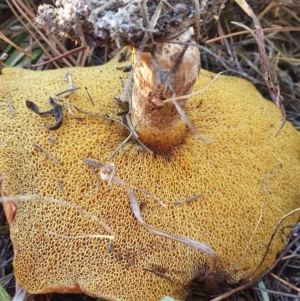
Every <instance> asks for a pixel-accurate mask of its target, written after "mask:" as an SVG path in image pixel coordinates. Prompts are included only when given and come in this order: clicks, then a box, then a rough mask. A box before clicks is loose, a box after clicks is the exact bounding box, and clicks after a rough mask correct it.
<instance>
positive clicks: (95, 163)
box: [82, 158, 104, 168]
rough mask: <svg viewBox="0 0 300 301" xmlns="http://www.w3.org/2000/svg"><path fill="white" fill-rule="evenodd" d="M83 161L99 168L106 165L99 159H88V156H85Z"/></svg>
mask: <svg viewBox="0 0 300 301" xmlns="http://www.w3.org/2000/svg"><path fill="white" fill-rule="evenodd" d="M82 161H83V163H85V164H88V165H91V166H94V167H97V168H101V167H103V166H104V164H102V163H100V162H97V161H93V160H91V159H87V158H83V159H82Z"/></svg>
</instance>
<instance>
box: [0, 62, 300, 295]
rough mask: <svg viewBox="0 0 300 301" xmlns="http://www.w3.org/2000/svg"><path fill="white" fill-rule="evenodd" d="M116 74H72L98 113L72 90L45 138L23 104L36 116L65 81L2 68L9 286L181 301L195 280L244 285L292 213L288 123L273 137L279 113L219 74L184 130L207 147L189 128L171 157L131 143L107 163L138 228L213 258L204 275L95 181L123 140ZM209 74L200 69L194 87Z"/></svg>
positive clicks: (198, 260) (295, 143) (59, 73)
mask: <svg viewBox="0 0 300 301" xmlns="http://www.w3.org/2000/svg"><path fill="white" fill-rule="evenodd" d="M122 64H123V65H126V64H127V63H121V64H120V63H118V62H117V58H115V59H114V60H112V61H111V62H109V63H108V64H106V65H103V66H100V67H90V68H71V69H68V71H69V73H70V75H71V76H72V79H73V83H74V84H75V85H76V86H79V87H87V88H88V90H89V93H90V94H91V96H92V98H93V102H94V105H93V104H92V103H91V102H90V101H89V99H88V97H87V95H86V91H85V89H79V90H77V91H75V92H74V93H73V94H72V95H71V96H70V98H69V102H70V103H65V104H63V106H64V107H65V108H66V110H64V112H63V114H64V116H63V122H62V126H61V127H60V128H59V129H57V130H55V131H49V130H47V129H46V128H44V127H43V121H42V119H43V118H42V117H40V116H39V115H37V114H34V113H33V112H31V111H29V110H28V109H27V108H26V106H25V101H24V100H25V98H27V97H30V100H31V101H32V102H34V103H35V104H36V105H37V106H39V107H40V109H41V111H42V110H43V111H44V110H45V111H46V110H47V109H48V107H49V104H47V101H46V98H47V97H46V96H49V95H53V94H54V93H56V92H59V91H62V90H65V85H66V83H65V82H64V80H63V76H64V73H65V70H64V69H58V70H52V71H43V72H35V71H28V70H22V69H17V68H5V69H4V70H3V75H1V82H0V98H1V100H2V102H3V103H5V102H11V104H12V105H13V107H14V109H15V115H11V114H10V113H9V110H8V109H7V107H6V106H0V108H1V125H2V126H1V144H0V166H1V168H0V173H1V174H2V178H3V184H2V188H1V193H2V196H3V194H4V193H5V195H7V196H11V198H10V200H11V201H10V202H9V203H8V202H5V203H4V204H5V205H6V206H5V211H6V213H7V216H8V219H9V222H10V227H11V239H12V241H13V243H14V248H15V258H14V269H15V275H16V278H17V279H18V281H19V283H20V284H21V286H22V287H24V288H25V289H27V290H28V291H29V292H31V293H48V292H61V293H65V292H72V293H79V292H81V291H83V292H85V293H87V294H88V295H91V296H98V297H102V298H104V299H106V300H126V301H127V300H130V301H133V300H149V301H152V300H153V301H157V300H161V299H162V298H163V297H164V296H170V297H172V298H175V299H177V300H182V298H184V296H185V295H186V294H187V291H188V288H189V284H190V283H191V281H192V280H194V279H197V278H200V279H201V278H202V280H203V282H204V284H205V285H206V287H208V288H212V287H214V286H217V285H218V284H219V283H220V282H222V281H226V282H228V283H236V282H238V281H239V280H241V279H244V281H247V280H249V275H251V274H252V272H253V271H254V270H255V269H256V267H257V266H258V264H259V262H260V261H261V259H262V258H263V256H264V253H265V251H266V247H267V244H268V242H269V239H270V237H271V234H272V232H273V230H274V228H275V226H276V224H277V221H278V220H279V219H280V218H281V217H282V216H283V215H284V214H286V213H287V212H289V211H290V210H292V209H294V208H296V207H298V206H299V188H298V183H299V175H300V164H299V151H300V135H299V133H298V132H297V131H296V130H295V129H294V128H293V127H292V125H291V124H289V123H287V124H286V125H285V127H284V128H283V130H282V131H281V133H280V135H278V136H277V137H276V138H275V135H276V132H277V129H278V127H279V126H280V123H281V115H280V112H279V111H277V109H276V107H275V105H274V104H273V103H271V102H269V101H267V100H265V99H264V98H263V97H262V96H261V95H260V94H259V93H258V92H257V91H256V89H255V88H254V87H253V86H252V85H251V84H250V83H248V82H246V81H245V80H242V79H238V78H234V77H230V76H220V77H219V78H218V79H217V80H216V81H215V82H214V83H213V84H212V85H211V86H210V87H209V88H208V89H206V91H205V92H203V93H201V94H198V95H196V96H193V97H191V98H190V99H189V100H188V102H187V103H186V105H185V114H186V116H187V117H188V118H189V120H190V122H191V123H192V124H193V126H194V127H195V129H196V130H197V131H199V132H200V133H204V134H205V135H206V136H207V137H208V138H210V139H211V143H205V142H203V141H202V140H201V139H199V138H198V136H197V135H195V134H194V133H193V132H192V131H191V130H190V129H189V128H187V129H186V133H185V137H184V139H183V141H182V143H181V144H178V145H177V146H174V147H172V150H171V151H170V152H169V153H163V154H161V153H156V154H154V155H152V154H151V153H149V152H148V151H146V150H143V151H141V147H140V145H139V144H138V143H137V142H136V141H135V139H132V140H129V141H128V142H127V143H126V144H124V145H123V148H122V149H120V150H119V151H118V152H117V153H116V154H115V156H114V158H113V159H112V162H113V163H114V165H115V166H116V168H117V169H116V171H115V176H117V177H119V178H120V179H122V180H123V181H125V182H126V183H128V185H130V187H133V186H134V187H136V189H134V194H135V196H136V198H137V200H138V202H139V205H140V207H141V214H142V217H143V219H144V221H145V222H146V223H147V224H149V225H151V226H153V227H155V228H158V229H161V230H163V231H166V232H168V233H170V234H172V235H177V236H180V237H189V238H191V239H193V240H195V241H200V242H203V243H206V244H208V245H209V246H210V247H211V248H212V249H213V250H214V251H215V253H216V256H217V261H216V264H215V266H214V268H213V271H212V272H211V273H210V274H209V275H208V276H207V277H206V278H205V277H203V275H204V274H205V273H206V271H207V270H209V269H210V267H211V266H212V264H213V261H212V259H211V258H210V256H207V255H206V254H204V253H202V252H199V251H197V250H195V249H192V248H190V247H188V246H186V245H183V244H181V243H179V242H176V241H173V240H170V239H168V238H164V237H161V236H158V235H156V234H153V233H151V232H149V231H148V230H147V229H145V228H144V227H143V226H142V225H141V223H140V222H139V221H138V220H137V219H136V218H135V216H134V214H133V212H132V210H131V208H130V201H129V198H128V195H127V193H126V187H124V186H123V185H118V184H116V183H113V182H112V183H110V184H108V183H107V182H106V181H102V180H101V178H100V175H101V174H103V171H101V166H102V165H99V163H102V164H106V163H107V162H109V160H108V158H109V157H110V156H111V154H112V153H114V151H115V150H116V148H117V147H118V146H119V145H120V144H121V143H122V142H123V141H124V139H125V138H126V137H127V136H128V131H127V130H125V129H123V128H122V126H120V124H119V123H118V122H116V121H114V120H115V119H117V110H116V107H115V103H114V101H112V99H113V97H115V96H118V95H119V93H120V92H121V85H120V82H121V81H120V78H119V76H121V77H122V78H123V80H125V79H126V76H125V75H124V73H122V72H121V71H116V67H118V66H122ZM116 72H119V73H118V74H116ZM214 77H215V75H214V74H212V73H210V72H207V71H205V70H201V72H200V76H199V78H198V80H197V82H196V83H195V87H194V90H195V91H198V90H199V89H202V88H203V87H205V86H207V84H209V83H210V82H211V80H212V78H214ZM99 83H100V84H99ZM75 107H77V108H79V109H80V112H79V111H78V110H76V109H75ZM68 109H69V110H68ZM82 112H89V113H91V114H83V113H82ZM97 116H98V117H99V116H102V117H104V118H111V120H103V119H101V118H97ZM44 118H48V119H49V123H50V122H51V120H52V119H54V118H53V117H51V116H48V117H44ZM37 146H38V147H39V148H38V147H37ZM287 146H288V147H287ZM97 162H98V163H97ZM97 164H98V165H97ZM99 173H100V174H99ZM62 188H63V189H62ZM145 191H147V192H148V194H147V193H145ZM154 196H155V197H154ZM157 199H159V200H161V201H162V202H163V203H164V204H165V205H166V207H164V206H161V205H160V204H159V202H157ZM16 208H17V209H16ZM15 209H16V210H15ZM297 218H298V217H297V216H293V217H291V218H290V219H288V220H286V221H285V222H284V223H283V225H282V227H283V226H285V225H287V224H291V223H293V222H295V221H296V220H297ZM112 236H113V238H112ZM283 238H284V237H283V235H282V232H280V231H279V232H278V233H277V234H276V235H275V238H274V240H273V241H272V244H271V248H270V249H269V251H268V253H267V257H266V258H265V260H264V262H263V265H262V266H261V267H260V268H259V270H257V271H256V272H255V274H254V275H251V277H256V276H258V275H260V274H261V273H262V272H263V271H264V270H265V269H266V268H268V267H269V266H270V265H271V264H272V263H273V262H274V260H275V257H276V254H277V252H278V251H280V250H281V249H282V248H283V246H284V239H283ZM203 278H204V279H203Z"/></svg>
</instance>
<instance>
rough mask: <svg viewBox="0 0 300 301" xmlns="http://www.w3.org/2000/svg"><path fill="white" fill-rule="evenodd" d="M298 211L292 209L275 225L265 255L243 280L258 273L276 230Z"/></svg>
mask: <svg viewBox="0 0 300 301" xmlns="http://www.w3.org/2000/svg"><path fill="white" fill-rule="evenodd" d="M299 211H300V208H297V209H294V210H292V211H291V212H289V213H287V214H286V215H284V216H283V217H282V218H281V219H280V220H279V221H278V223H277V225H276V227H275V229H274V231H273V233H272V235H271V238H270V240H269V243H268V245H267V248H266V251H265V254H264V256H263V258H262V259H261V261H260V263H259V264H258V265H257V267H256V269H254V271H253V272H251V273H250V274H249V275H247V276H246V277H244V278H243V279H246V278H249V277H251V276H252V275H253V274H255V273H256V272H257V271H258V269H259V268H260V267H261V265H262V263H263V262H264V260H265V258H266V257H267V255H268V252H269V249H270V246H271V243H272V241H273V238H274V236H275V234H276V232H277V230H278V228H279V227H280V225H281V223H282V222H283V221H284V220H285V219H286V218H287V217H289V216H291V215H293V214H294V213H296V212H299Z"/></svg>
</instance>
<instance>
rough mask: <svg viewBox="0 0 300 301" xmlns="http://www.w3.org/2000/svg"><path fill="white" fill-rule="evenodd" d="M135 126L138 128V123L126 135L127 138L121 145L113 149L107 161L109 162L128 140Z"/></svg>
mask: <svg viewBox="0 0 300 301" xmlns="http://www.w3.org/2000/svg"><path fill="white" fill-rule="evenodd" d="M137 126H138V122H137V123H136V124H135V126H134V127H133V129H132V130H131V131H130V134H129V135H128V137H127V138H126V139H125V140H124V141H123V142H122V143H121V144H119V146H118V147H117V148H116V149H115V151H114V152H113V153H112V154H111V155H110V156H109V158H108V160H111V159H112V158H113V157H114V156H115V155H116V154H117V153H118V152H119V150H120V149H121V148H122V147H123V146H124V145H125V144H126V143H127V142H128V140H129V139H130V138H131V136H132V135H133V133H134V132H135V129H136V127H137Z"/></svg>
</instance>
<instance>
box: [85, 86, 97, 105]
mask: <svg viewBox="0 0 300 301" xmlns="http://www.w3.org/2000/svg"><path fill="white" fill-rule="evenodd" d="M84 88H85V90H86V93H87V95H88V96H89V99H90V101H91V103H92V105H93V106H94V105H95V104H94V102H93V99H92V97H91V95H90V93H89V90H88V88H87V87H84Z"/></svg>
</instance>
